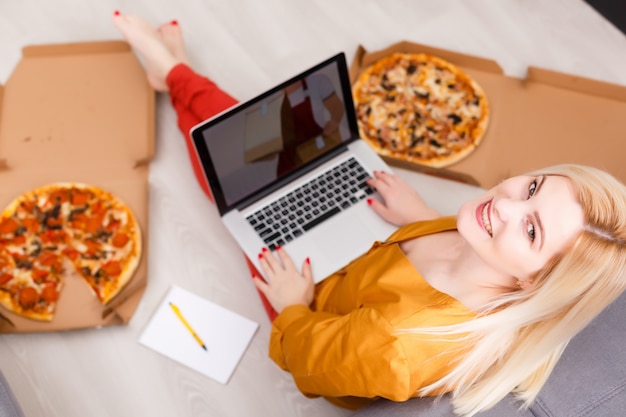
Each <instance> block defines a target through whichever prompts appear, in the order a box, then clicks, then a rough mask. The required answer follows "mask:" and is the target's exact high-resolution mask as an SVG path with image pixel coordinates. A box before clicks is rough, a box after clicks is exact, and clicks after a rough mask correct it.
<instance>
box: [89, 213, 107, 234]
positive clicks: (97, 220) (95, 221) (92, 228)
mask: <svg viewBox="0 0 626 417" xmlns="http://www.w3.org/2000/svg"><path fill="white" fill-rule="evenodd" d="M102 220H103V216H102V215H101V214H97V215H95V216H91V217H89V218H88V219H87V221H86V223H85V231H86V232H87V233H95V232H97V231H98V230H100V229H101V228H102Z"/></svg>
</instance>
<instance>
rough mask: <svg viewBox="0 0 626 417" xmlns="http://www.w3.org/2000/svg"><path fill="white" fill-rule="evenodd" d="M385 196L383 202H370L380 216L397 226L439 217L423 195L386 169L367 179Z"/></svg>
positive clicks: (371, 185) (372, 200)
mask: <svg viewBox="0 0 626 417" xmlns="http://www.w3.org/2000/svg"><path fill="white" fill-rule="evenodd" d="M367 183H368V184H369V185H370V187H372V188H374V189H375V190H376V191H378V193H379V194H380V196H381V197H382V198H383V200H384V201H383V202H382V203H381V202H380V201H378V200H376V199H373V198H372V199H369V200H368V203H370V206H371V207H372V209H373V210H374V211H375V212H376V213H378V215H379V216H380V217H382V218H383V219H385V220H386V221H388V222H389V223H391V224H395V225H396V226H404V225H406V224H409V223H413V222H416V221H420V220H428V219H434V218H437V217H439V213H437V212H436V211H435V210H434V209H432V208H430V207H429V206H427V205H426V202H425V201H424V200H423V199H422V197H421V196H420V195H419V194H418V193H417V191H415V189H414V188H413V187H411V186H410V185H409V184H408V183H407V182H405V181H404V180H402V179H401V178H400V177H398V176H396V175H394V174H390V173H388V172H384V171H374V178H370V179H368V180H367Z"/></svg>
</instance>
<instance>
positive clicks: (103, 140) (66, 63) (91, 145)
mask: <svg viewBox="0 0 626 417" xmlns="http://www.w3.org/2000/svg"><path fill="white" fill-rule="evenodd" d="M22 55H23V56H22V59H21V61H20V62H19V63H18V64H17V66H16V68H15V70H14V72H13V73H12V74H11V76H10V77H9V79H8V80H7V82H6V85H5V86H4V87H2V89H1V90H0V179H1V181H2V187H0V207H5V206H6V205H7V204H8V203H9V202H10V201H12V200H13V199H14V198H15V197H17V196H18V195H20V194H21V193H23V192H25V191H28V190H30V189H33V188H36V187H39V186H42V185H45V184H49V183H55V182H80V183H86V184H91V185H94V186H97V187H100V188H103V189H105V190H107V191H109V192H111V193H113V194H114V195H116V196H117V197H119V198H120V199H121V200H122V201H123V202H124V203H126V204H127V205H128V206H130V208H131V209H132V210H133V212H134V213H135V216H136V217H137V220H138V222H139V224H140V227H141V231H142V235H143V239H142V240H143V251H142V257H141V261H140V265H139V267H138V269H137V271H136V273H135V276H134V277H133V279H132V280H131V281H130V282H129V284H128V285H127V286H126V287H125V288H124V289H123V290H122V291H121V292H120V294H118V296H117V297H116V298H114V299H113V300H112V301H111V302H110V303H109V305H108V306H103V305H102V304H100V302H99V301H98V300H97V298H96V297H95V295H94V294H93V293H92V292H91V289H90V288H89V287H88V286H87V285H86V283H85V282H84V281H82V279H80V277H79V276H78V275H77V274H76V273H73V271H72V268H71V266H69V267H68V268H65V269H66V271H67V277H66V280H65V285H64V288H63V289H62V291H61V295H60V298H59V302H58V306H57V312H56V315H55V317H54V320H53V321H52V322H50V323H44V322H38V321H34V320H29V319H25V318H22V317H19V316H17V315H15V314H12V313H10V312H8V311H7V310H6V309H4V308H0V313H1V314H2V316H4V318H3V317H0V333H21V332H43V331H56V330H69V329H79V328H87V327H99V326H108V325H113V324H122V323H127V322H128V321H129V320H130V318H131V317H132V315H133V313H134V311H135V309H136V307H137V305H138V304H139V301H140V299H141V296H142V295H143V292H144V289H145V286H146V282H147V253H148V250H147V249H148V248H147V242H148V236H147V233H148V165H149V162H150V160H151V158H152V156H153V153H154V126H155V123H154V106H155V94H154V91H153V90H152V89H151V88H150V86H149V85H148V83H147V81H146V77H145V75H144V71H143V68H142V66H141V64H140V63H139V61H138V60H137V58H136V56H135V55H134V54H133V53H132V51H131V49H130V47H129V46H128V44H126V43H125V42H122V41H111V42H88V43H74V44H58V45H36V46H27V47H25V48H23V51H22ZM9 321H10V322H11V323H12V324H13V325H11V324H10V323H9Z"/></svg>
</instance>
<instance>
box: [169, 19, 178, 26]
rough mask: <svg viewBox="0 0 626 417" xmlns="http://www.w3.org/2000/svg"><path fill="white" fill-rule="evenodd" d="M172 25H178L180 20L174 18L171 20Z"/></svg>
mask: <svg viewBox="0 0 626 417" xmlns="http://www.w3.org/2000/svg"><path fill="white" fill-rule="evenodd" d="M170 23H171V24H172V25H174V26H176V25H178V20H176V19H174V20H172V21H171V22H170Z"/></svg>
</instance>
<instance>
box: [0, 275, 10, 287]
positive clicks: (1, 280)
mask: <svg viewBox="0 0 626 417" xmlns="http://www.w3.org/2000/svg"><path fill="white" fill-rule="evenodd" d="M11 279H13V275H11V274H2V275H0V285H4V284H6V283H7V282H9V281H11Z"/></svg>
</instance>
